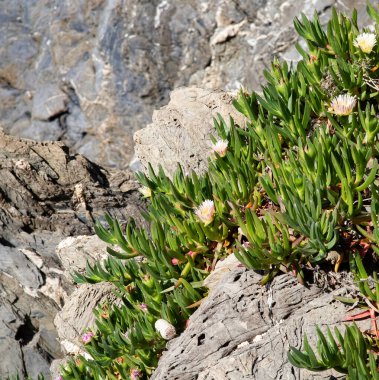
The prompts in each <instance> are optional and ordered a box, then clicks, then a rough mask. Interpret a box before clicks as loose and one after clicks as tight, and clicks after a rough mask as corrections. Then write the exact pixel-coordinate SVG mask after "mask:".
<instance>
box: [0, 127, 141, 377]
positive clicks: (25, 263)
mask: <svg viewBox="0 0 379 380" xmlns="http://www.w3.org/2000/svg"><path fill="white" fill-rule="evenodd" d="M137 188H138V185H137V183H136V181H135V180H134V178H133V175H132V174H131V173H130V172H128V171H124V172H107V171H105V170H103V169H102V168H100V167H99V166H97V165H95V164H93V163H91V162H89V161H88V160H87V159H85V158H84V157H83V156H80V155H75V156H71V155H70V153H69V150H68V148H67V147H65V146H64V144H63V143H61V142H55V143H54V142H46V143H40V142H35V141H31V140H25V139H20V138H16V137H12V136H9V135H6V134H5V133H4V132H3V131H1V130H0V347H1V349H0V353H1V365H0V377H2V376H8V375H10V374H14V372H16V371H19V372H20V375H21V376H27V375H32V376H34V375H35V374H36V373H37V371H38V370H39V371H42V372H43V373H44V374H45V375H46V378H48V377H49V371H48V368H49V363H50V361H51V359H52V358H59V357H61V355H62V353H61V349H60V343H59V342H58V340H57V333H56V330H55V327H54V324H53V319H54V317H55V315H56V313H57V312H58V311H59V310H60V308H61V306H63V304H64V300H65V299H67V295H69V294H70V293H71V292H72V291H73V286H72V284H71V282H69V281H67V279H66V278H65V277H64V276H63V270H62V266H61V264H60V262H59V259H58V257H57V256H56V254H55V248H56V246H57V245H58V244H59V242H61V241H62V240H63V239H64V238H66V237H68V236H76V235H85V234H93V221H94V219H95V218H98V217H102V216H103V214H104V213H105V212H109V213H111V214H113V215H115V216H117V218H118V219H120V220H126V219H127V218H128V217H129V216H134V217H135V218H136V219H137V220H140V219H141V217H140V209H141V208H142V207H143V202H142V201H141V200H140V195H139V192H138V191H136V189H137ZM82 239H85V237H82ZM95 245H96V243H95V242H93V247H94V246H95ZM103 246H104V245H103ZM87 248H88V249H90V247H89V246H88V247H87ZM62 255H63V256H64V252H62ZM83 260H84V258H83V259H82V261H80V260H79V261H80V262H81V263H83ZM66 261H67V260H66ZM88 312H89V313H90V309H89V310H88ZM4 344H5V346H4ZM3 350H4V352H3ZM9 371H11V372H12V373H10V372H9Z"/></svg>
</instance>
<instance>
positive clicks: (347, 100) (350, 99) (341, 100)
mask: <svg viewBox="0 0 379 380" xmlns="http://www.w3.org/2000/svg"><path fill="white" fill-rule="evenodd" d="M356 103H357V99H356V98H355V96H350V95H347V94H345V95H339V96H337V97H336V98H334V99H333V100H332V102H331V103H330V107H331V111H332V112H333V113H334V114H336V115H344V116H346V115H350V114H351V112H352V111H353V108H354V107H355V104H356Z"/></svg>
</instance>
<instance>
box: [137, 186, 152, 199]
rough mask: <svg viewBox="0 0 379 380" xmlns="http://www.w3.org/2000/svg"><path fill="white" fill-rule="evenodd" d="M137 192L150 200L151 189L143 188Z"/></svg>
mask: <svg viewBox="0 0 379 380" xmlns="http://www.w3.org/2000/svg"><path fill="white" fill-rule="evenodd" d="M138 191H139V192H140V193H141V194H142V195H143V196H144V197H145V198H150V197H151V189H150V187H147V186H143V187H140V188H139V189H138Z"/></svg>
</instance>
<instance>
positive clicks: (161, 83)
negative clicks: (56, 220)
mask: <svg viewBox="0 0 379 380" xmlns="http://www.w3.org/2000/svg"><path fill="white" fill-rule="evenodd" d="M365 4H366V1H365V0H338V1H337V0H291V1H283V0H270V1H268V0H255V1H251V0H235V1H227V0H216V1H205V0H191V1H188V0H164V1H160V0H144V1H139V2H136V1H133V0H90V1H86V2H72V1H69V0H59V1H58V0H55V1H47V0H42V1H23V0H4V1H2V7H1V11H0V36H1V37H0V56H1V62H0V120H1V124H2V125H3V127H4V128H5V130H6V131H8V132H10V133H11V134H14V135H18V136H20V137H27V138H35V139H40V140H55V139H60V140H62V141H63V142H64V143H65V144H66V145H68V146H70V147H72V148H73V149H74V151H75V152H78V153H82V154H85V155H86V156H87V157H88V158H89V159H91V160H92V161H94V162H97V163H101V164H103V165H106V166H108V167H119V168H123V167H125V166H126V165H127V163H128V162H129V160H130V158H131V157H132V155H133V143H132V136H133V133H134V132H135V131H136V130H138V129H140V128H141V127H143V126H145V125H146V124H148V123H150V122H151V115H152V111H153V109H156V108H157V107H159V106H162V105H164V104H166V103H167V101H168V98H169V93H170V91H171V90H172V89H174V88H177V87H179V86H184V85H189V84H191V85H197V86H199V87H206V88H210V89H226V90H236V89H238V88H239V87H240V86H241V85H242V86H244V87H247V88H249V89H251V88H257V87H258V86H259V85H260V84H261V82H262V79H263V76H262V72H263V69H264V68H267V66H268V65H269V63H270V61H271V60H272V58H273V57H274V56H279V57H280V58H283V59H287V60H296V59H298V55H297V54H296V52H295V49H294V42H296V40H297V36H296V35H295V33H294V32H293V27H292V19H293V17H294V16H296V15H299V14H300V12H305V13H306V14H308V15H311V14H312V13H313V11H314V10H315V9H316V10H317V11H318V12H319V13H320V17H321V20H322V22H323V23H325V22H326V15H329V14H330V7H331V6H333V5H336V6H337V7H338V8H340V9H343V10H345V11H347V12H350V10H351V9H352V8H353V6H355V7H356V8H358V9H359V10H362V9H364V7H365ZM363 23H364V21H363Z"/></svg>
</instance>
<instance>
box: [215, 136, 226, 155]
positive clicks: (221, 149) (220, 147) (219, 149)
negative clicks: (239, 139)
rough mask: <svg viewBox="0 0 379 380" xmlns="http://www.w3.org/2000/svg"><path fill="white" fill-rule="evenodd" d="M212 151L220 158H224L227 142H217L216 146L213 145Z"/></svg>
mask: <svg viewBox="0 0 379 380" xmlns="http://www.w3.org/2000/svg"><path fill="white" fill-rule="evenodd" d="M212 149H213V151H214V152H216V153H217V154H218V155H219V156H220V157H225V156H226V152H227V150H228V142H227V141H226V140H218V141H217V142H216V144H213V147H212Z"/></svg>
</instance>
